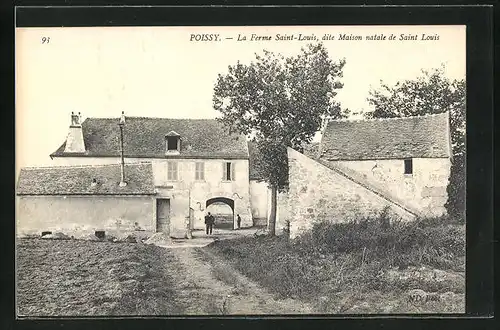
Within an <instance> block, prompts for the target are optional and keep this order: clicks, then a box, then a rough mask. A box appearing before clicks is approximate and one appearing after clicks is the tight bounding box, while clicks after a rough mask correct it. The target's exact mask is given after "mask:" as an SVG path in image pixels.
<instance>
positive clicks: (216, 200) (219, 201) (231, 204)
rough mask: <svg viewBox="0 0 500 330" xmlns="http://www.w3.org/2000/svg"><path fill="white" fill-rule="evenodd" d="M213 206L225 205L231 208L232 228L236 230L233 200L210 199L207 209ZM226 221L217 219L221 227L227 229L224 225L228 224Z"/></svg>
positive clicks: (225, 198) (222, 198) (207, 202)
mask: <svg viewBox="0 0 500 330" xmlns="http://www.w3.org/2000/svg"><path fill="white" fill-rule="evenodd" d="M212 204H215V205H217V204H225V205H227V206H229V207H230V208H231V220H230V228H231V229H233V228H234V200H232V199H231V198H227V197H213V198H210V199H207V201H206V205H205V207H206V209H208V207H209V206H210V205H212ZM224 220H225V219H216V221H217V222H219V226H221V227H225V226H224V224H226V225H227V224H228V223H227V222H225V221H224Z"/></svg>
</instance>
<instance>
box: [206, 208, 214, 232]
mask: <svg viewBox="0 0 500 330" xmlns="http://www.w3.org/2000/svg"><path fill="white" fill-rule="evenodd" d="M214 222H215V219H214V216H213V215H211V214H210V212H208V214H207V215H206V216H205V226H206V227H207V235H212V227H213V225H214Z"/></svg>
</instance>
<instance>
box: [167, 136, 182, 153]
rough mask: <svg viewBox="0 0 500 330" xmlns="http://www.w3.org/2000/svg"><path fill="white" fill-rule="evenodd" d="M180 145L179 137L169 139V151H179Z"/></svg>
mask: <svg viewBox="0 0 500 330" xmlns="http://www.w3.org/2000/svg"><path fill="white" fill-rule="evenodd" d="M178 143H179V138H178V137H177V136H169V137H167V150H168V151H175V150H179V148H178Z"/></svg>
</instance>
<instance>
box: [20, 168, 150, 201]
mask: <svg viewBox="0 0 500 330" xmlns="http://www.w3.org/2000/svg"><path fill="white" fill-rule="evenodd" d="M120 178H121V174H120V165H99V166H78V167H77V166H71V167H38V168H23V169H21V172H20V174H19V181H18V186H17V194H18V195H152V194H154V193H155V191H154V182H153V169H152V165H151V164H150V163H142V164H126V165H125V181H126V182H127V185H126V186H125V187H120V186H119V183H120ZM93 179H96V183H97V184H95V185H92V181H93Z"/></svg>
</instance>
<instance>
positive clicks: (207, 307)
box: [170, 248, 312, 315]
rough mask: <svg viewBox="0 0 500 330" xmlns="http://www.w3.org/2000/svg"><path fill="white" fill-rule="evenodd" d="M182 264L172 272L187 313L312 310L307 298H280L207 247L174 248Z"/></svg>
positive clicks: (272, 312)
mask: <svg viewBox="0 0 500 330" xmlns="http://www.w3.org/2000/svg"><path fill="white" fill-rule="evenodd" d="M170 251H171V252H172V253H173V254H174V256H175V258H176V260H177V261H178V265H179V266H180V268H181V271H177V272H175V273H172V274H171V276H172V277H173V279H174V283H175V292H176V293H177V297H178V300H176V301H177V302H178V303H179V304H181V305H185V309H184V312H185V313H186V314H222V315H226V314H240V315H241V314H302V313H312V310H311V308H310V307H309V306H308V305H307V304H304V303H303V302H300V301H297V300H292V299H286V300H276V299H275V298H274V297H273V296H272V295H271V294H269V293H268V292H266V290H264V289H263V288H262V287H260V286H259V285H257V284H256V283H254V282H252V281H250V280H249V279H248V278H247V277H245V276H243V275H242V274H241V273H239V272H238V271H236V270H235V269H234V268H233V267H232V266H231V265H229V264H228V263H227V261H224V260H222V259H220V258H219V257H217V256H215V255H214V254H212V253H211V252H209V251H206V250H204V249H200V248H196V249H192V248H186V249H172V250H170Z"/></svg>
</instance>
